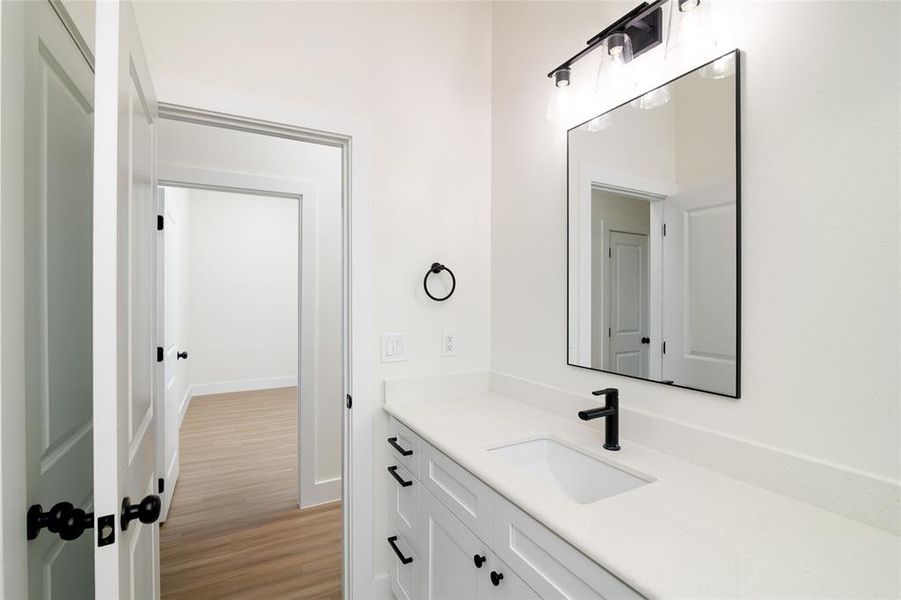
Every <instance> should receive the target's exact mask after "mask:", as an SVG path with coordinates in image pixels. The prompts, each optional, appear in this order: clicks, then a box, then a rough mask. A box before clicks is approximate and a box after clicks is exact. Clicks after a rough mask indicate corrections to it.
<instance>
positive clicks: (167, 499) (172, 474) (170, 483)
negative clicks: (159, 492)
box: [160, 450, 179, 524]
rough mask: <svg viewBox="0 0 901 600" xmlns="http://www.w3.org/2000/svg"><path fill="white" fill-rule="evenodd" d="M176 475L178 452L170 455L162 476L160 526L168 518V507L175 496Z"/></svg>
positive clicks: (177, 470)
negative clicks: (163, 485)
mask: <svg viewBox="0 0 901 600" xmlns="http://www.w3.org/2000/svg"><path fill="white" fill-rule="evenodd" d="M178 473H179V453H178V450H176V451H175V453H174V454H173V455H172V460H171V461H169V466H168V467H166V471H165V475H163V477H164V478H165V481H166V487H165V489H164V490H163V498H162V501H163V508H162V511H161V512H160V524H163V523H165V521H166V517H168V516H169V507H171V506H172V496H173V495H174V494H175V485H176V484H177V483H178Z"/></svg>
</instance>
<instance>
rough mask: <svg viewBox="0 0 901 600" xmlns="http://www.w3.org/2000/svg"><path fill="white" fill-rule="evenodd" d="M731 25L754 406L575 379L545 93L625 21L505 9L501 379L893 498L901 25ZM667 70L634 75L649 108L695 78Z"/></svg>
mask: <svg viewBox="0 0 901 600" xmlns="http://www.w3.org/2000/svg"><path fill="white" fill-rule="evenodd" d="M718 7H719V8H720V17H721V18H722V25H723V26H722V28H721V29H719V30H718V31H720V32H721V34H722V38H723V39H724V41H723V43H722V44H721V49H722V50H723V51H726V50H729V49H731V47H734V46H737V47H739V48H741V49H742V50H743V51H744V55H743V57H742V59H743V63H742V87H743V93H742V113H743V114H742V168H743V172H742V193H743V196H742V248H743V257H742V263H743V264H742V268H743V273H742V306H743V309H742V320H743V322H742V335H743V339H742V351H743V356H742V374H743V377H742V398H741V399H740V400H730V399H724V398H719V397H715V396H710V395H706V394H701V393H696V392H691V391H684V390H675V389H669V388H666V387H663V386H660V385H657V384H652V383H644V382H638V381H633V380H629V379H626V378H621V377H616V376H614V375H607V374H603V373H592V372H587V371H583V370H579V369H574V368H570V367H567V366H566V365H565V356H564V351H565V348H566V340H565V335H566V321H565V319H566V304H565V303H566V295H565V294H566V287H565V286H566V270H565V234H566V224H565V218H566V211H565V205H566V204H565V203H566V195H565V194H566V179H565V176H566V154H565V131H564V130H563V129H562V128H560V127H558V126H554V125H552V124H551V123H549V122H547V121H546V119H545V111H546V105H547V100H548V97H549V94H550V93H551V92H552V90H553V85H552V84H551V83H550V82H549V81H548V80H547V79H546V78H545V77H544V73H546V72H547V71H548V70H549V68H550V67H551V66H553V65H554V64H555V63H556V62H559V61H561V60H562V59H564V58H566V57H567V56H569V55H570V54H572V53H573V52H574V51H575V50H577V49H578V48H579V47H580V45H581V44H582V43H583V42H584V40H586V39H588V38H590V37H591V36H592V35H594V34H595V33H596V32H597V31H598V30H600V29H601V28H602V27H603V26H604V25H605V24H606V23H609V22H611V21H612V20H613V19H614V18H616V17H617V16H619V15H620V14H622V13H624V12H625V11H626V10H628V8H630V5H629V4H628V3H604V2H596V3H573V2H566V3H498V4H496V5H494V7H493V21H492V73H493V80H492V228H491V243H492V247H491V258H492V286H491V300H492V305H491V306H492V313H491V317H492V318H491V332H492V336H491V364H492V369H493V370H497V371H501V372H506V373H510V374H513V375H517V376H520V377H525V378H527V379H532V380H537V381H540V382H543V383H547V384H551V385H554V386H558V387H561V388H565V389H568V390H572V391H575V392H579V393H583V394H586V399H587V393H588V392H589V391H590V390H592V389H597V388H599V387H604V386H608V385H613V386H617V387H619V388H620V389H621V391H622V393H621V396H620V397H621V398H622V402H623V404H624V406H626V407H630V408H638V409H641V410H644V411H647V412H650V413H654V414H657V415H662V416H664V417H670V418H674V419H678V420H680V421H683V422H686V423H689V424H692V425H695V426H699V427H704V428H709V429H712V430H715V431H718V432H721V433H725V434H730V435H734V436H740V437H743V438H746V439H749V440H752V441H755V442H758V443H761V444H767V445H771V446H774V447H776V448H779V449H782V450H786V451H791V452H797V453H801V454H804V455H809V456H812V457H815V458H817V459H820V460H823V461H831V462H834V463H837V464H839V465H843V466H845V467H848V468H854V469H861V470H863V471H867V472H871V473H874V474H876V475H880V476H884V477H889V478H894V479H898V478H899V476H901V473H899V455H901V453H899V421H901V414H899V398H898V390H899V386H898V364H899V362H898V361H899V330H898V324H899V319H898V317H899V311H898V307H899V295H898V290H899V279H898V276H899V269H898V267H899V261H898V257H899V247H898V198H899V144H898V136H899V72H901V68H899V67H901V64H899V56H901V52H899V41H898V38H897V31H898V24H899V10H901V6H899V5H898V4H896V3H840V2H829V3H806V2H803V3H802V2H797V3H796V2H783V3H754V2H741V3H727V4H725V5H724V4H720V5H718ZM802 22H803V23H806V24H808V25H807V26H804V27H798V23H802ZM859 31H866V32H867V34H866V35H864V36H856V37H855V39H856V43H855V50H854V52H847V48H846V47H845V45H843V44H840V43H836V40H841V39H847V38H848V36H849V35H853V34H854V32H859ZM655 52H658V57H652V55H651V54H650V53H649V54H648V55H646V56H643V57H641V58H639V59H637V60H636V62H635V63H633V65H635V67H636V72H640V71H641V70H642V69H643V70H644V76H645V77H646V80H645V83H644V85H645V89H647V88H649V87H653V86H654V85H656V84H659V83H661V82H663V81H666V80H668V79H671V78H672V77H673V76H675V75H677V74H678V73H677V72H676V71H677V70H685V68H686V67H687V65H682V66H676V65H670V66H663V65H661V64H660V63H659V50H657V51H655ZM862 57H870V58H871V60H870V59H866V60H865V59H862ZM640 61H642V62H643V64H639V63H640ZM655 65H656V66H655ZM523 264H527V265H529V269H530V274H529V276H528V277H525V276H523V272H522V269H521V267H520V265H523ZM526 332H528V333H527V334H526ZM526 335H527V336H528V339H529V342H530V343H528V344H526V343H523V340H524V339H525V337H526Z"/></svg>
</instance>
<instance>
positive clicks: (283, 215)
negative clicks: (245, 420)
mask: <svg viewBox="0 0 901 600" xmlns="http://www.w3.org/2000/svg"><path fill="white" fill-rule="evenodd" d="M186 195H187V203H188V205H189V206H190V211H191V219H190V222H189V224H188V232H187V236H188V241H189V247H188V248H187V249H185V253H184V256H183V257H182V259H183V261H185V263H186V266H187V270H188V273H189V278H190V286H191V293H190V295H189V296H188V305H187V314H186V315H185V319H186V320H187V326H188V339H187V347H185V348H183V349H184V350H187V351H188V353H189V357H188V358H189V361H188V362H190V365H191V384H192V386H193V389H194V395H195V396H196V395H198V394H199V393H204V392H206V393H209V392H216V391H218V389H220V388H226V389H229V388H232V387H234V388H239V387H248V388H249V387H253V388H264V387H279V386H284V385H296V380H297V314H298V311H297V247H298V246H297V245H298V219H299V216H298V215H299V211H298V207H299V202H298V200H296V199H294V198H273V197H265V196H251V195H244V194H230V193H226V192H217V191H206V190H196V189H195V190H187V194H186Z"/></svg>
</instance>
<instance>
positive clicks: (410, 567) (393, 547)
mask: <svg viewBox="0 0 901 600" xmlns="http://www.w3.org/2000/svg"><path fill="white" fill-rule="evenodd" d="M385 550H386V551H387V552H388V555H389V556H388V564H389V565H390V566H389V569H388V571H389V573H390V574H391V576H390V578H389V579H390V580H391V581H390V584H391V592H392V593H393V594H394V597H395V598H397V599H398V600H418V598H419V581H420V580H419V577H420V573H421V571H422V566H421V565H422V561H421V560H420V558H419V554H417V553H416V552H415V551H414V550H413V547H412V546H411V545H410V544H409V543H408V542H407V539H406V538H405V537H404V536H403V535H401V534H400V533H399V532H398V531H396V530H392V532H391V535H390V536H389V537H388V540H387V542H386V543H385Z"/></svg>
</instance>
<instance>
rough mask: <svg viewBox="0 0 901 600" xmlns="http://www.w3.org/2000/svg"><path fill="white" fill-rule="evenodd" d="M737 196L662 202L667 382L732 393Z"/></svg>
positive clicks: (701, 193) (702, 193)
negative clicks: (664, 231)
mask: <svg viewBox="0 0 901 600" xmlns="http://www.w3.org/2000/svg"><path fill="white" fill-rule="evenodd" d="M734 198H735V196H734V190H733V189H731V188H728V187H723V186H718V187H712V188H707V189H702V190H694V191H691V192H684V193H681V194H678V195H675V196H671V197H669V198H667V199H666V201H665V202H664V216H665V219H666V237H665V238H664V279H663V290H664V303H663V306H664V311H665V312H664V315H663V335H664V339H665V340H666V353H665V354H664V355H663V361H662V366H663V369H662V370H663V379H669V380H673V381H674V382H675V383H676V384H678V385H685V386H689V387H695V388H701V389H705V390H711V391H715V392H719V393H723V394H734V393H735V389H736V386H735V353H736V327H735V323H736V313H735V310H736V296H735V293H736V270H735V252H736V237H735V219H736V212H735V199H734Z"/></svg>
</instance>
